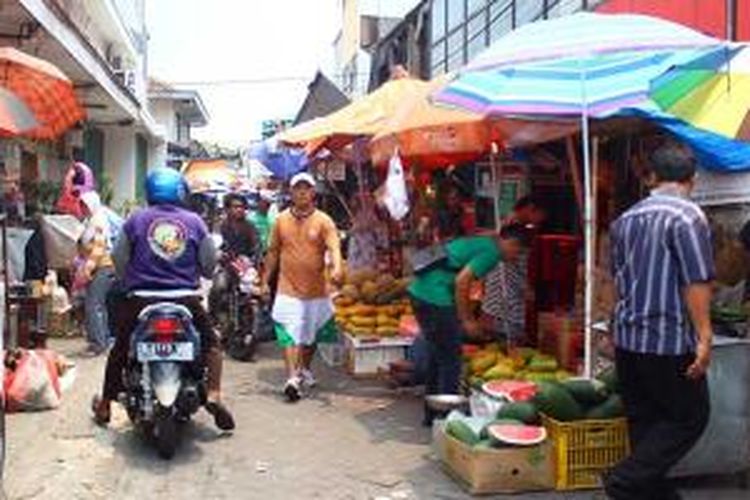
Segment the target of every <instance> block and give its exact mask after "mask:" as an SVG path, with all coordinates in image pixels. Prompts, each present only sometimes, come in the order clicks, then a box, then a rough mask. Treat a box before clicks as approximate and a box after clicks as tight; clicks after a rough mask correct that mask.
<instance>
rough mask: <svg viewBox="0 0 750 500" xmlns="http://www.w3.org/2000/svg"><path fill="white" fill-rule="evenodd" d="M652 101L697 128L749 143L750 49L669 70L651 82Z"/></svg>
mask: <svg viewBox="0 0 750 500" xmlns="http://www.w3.org/2000/svg"><path fill="white" fill-rule="evenodd" d="M651 99H652V100H653V101H654V102H655V103H656V104H658V105H659V107H660V108H661V109H662V110H663V111H666V112H668V113H670V114H672V115H674V116H676V117H678V118H680V119H681V120H683V121H685V122H687V123H689V124H690V125H692V126H694V127H696V128H699V129H702V130H708V131H709V132H714V133H717V134H720V135H723V136H725V137H729V138H731V139H739V140H742V141H750V46H747V45H743V46H737V47H733V48H727V49H726V50H722V51H716V52H713V53H710V54H707V55H706V56H704V57H702V58H699V59H697V60H695V61H692V62H690V63H688V64H684V65H681V66H677V67H675V68H673V69H671V70H670V71H668V72H666V73H665V74H664V75H662V76H660V77H659V78H657V79H656V80H655V81H654V82H653V85H652V92H651Z"/></svg>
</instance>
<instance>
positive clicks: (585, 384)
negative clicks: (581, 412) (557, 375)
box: [562, 378, 607, 406]
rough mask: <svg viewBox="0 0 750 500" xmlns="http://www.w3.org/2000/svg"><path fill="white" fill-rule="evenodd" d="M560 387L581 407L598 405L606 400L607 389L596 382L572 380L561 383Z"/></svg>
mask: <svg viewBox="0 0 750 500" xmlns="http://www.w3.org/2000/svg"><path fill="white" fill-rule="evenodd" d="M562 385H563V387H565V389H567V390H568V392H569V393H570V394H571V396H573V398H575V400H576V401H578V402H579V403H580V404H582V405H583V406H593V405H598V404H601V403H603V402H604V401H605V400H606V399H607V388H606V386H605V385H604V383H603V382H600V381H598V380H589V379H585V378H572V379H568V380H566V381H565V382H563V383H562Z"/></svg>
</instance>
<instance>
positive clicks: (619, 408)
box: [586, 394, 625, 420]
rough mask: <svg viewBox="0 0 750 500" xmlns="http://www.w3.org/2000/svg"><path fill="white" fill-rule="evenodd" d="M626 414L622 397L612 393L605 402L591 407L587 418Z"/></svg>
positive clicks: (598, 418)
mask: <svg viewBox="0 0 750 500" xmlns="http://www.w3.org/2000/svg"><path fill="white" fill-rule="evenodd" d="M624 414H625V405H623V403H622V398H620V396H618V395H617V394H612V395H611V396H610V397H608V398H607V400H606V401H605V402H603V403H602V404H600V405H599V406H595V407H593V408H592V409H590V410H589V411H588V413H586V418H588V419H591V420H606V419H610V418H617V417H622V416H623V415H624Z"/></svg>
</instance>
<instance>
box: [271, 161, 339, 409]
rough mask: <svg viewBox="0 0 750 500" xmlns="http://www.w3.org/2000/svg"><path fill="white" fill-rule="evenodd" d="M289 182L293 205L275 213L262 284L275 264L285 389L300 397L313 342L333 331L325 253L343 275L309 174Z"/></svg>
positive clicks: (335, 273)
mask: <svg viewBox="0 0 750 500" xmlns="http://www.w3.org/2000/svg"><path fill="white" fill-rule="evenodd" d="M290 187H291V192H292V206H291V208H289V209H288V210H285V211H284V212H282V213H281V214H280V215H279V216H278V218H277V219H276V224H275V225H274V227H273V230H272V233H271V241H270V244H269V248H268V255H267V257H266V265H265V269H264V274H263V287H264V289H265V290H266V291H268V283H269V280H270V277H271V276H273V274H274V273H275V272H276V270H277V269H278V271H279V284H278V291H277V294H276V300H275V302H274V306H273V319H274V322H275V325H276V336H277V338H278V342H279V344H280V345H281V346H282V347H283V348H284V361H285V363H286V370H287V376H288V380H287V382H286V384H285V386H284V394H286V396H287V398H289V401H292V402H294V401H297V400H299V399H300V396H301V389H302V387H303V386H307V387H312V386H313V385H315V378H314V377H313V374H312V371H311V370H310V365H311V363H312V359H313V356H314V355H315V348H316V344H317V343H318V342H332V341H335V337H336V326H335V323H334V320H333V304H332V302H331V298H330V297H329V295H328V293H327V291H326V280H325V268H326V254H328V255H329V257H330V261H331V264H332V269H331V281H333V282H334V283H340V282H341V280H342V279H343V263H342V259H341V245H340V241H339V237H338V232H337V230H336V225H335V224H334V223H333V220H331V218H330V217H329V216H328V215H326V214H325V213H323V212H322V211H320V210H318V209H317V208H316V207H315V179H314V178H313V176H312V175H310V174H308V173H300V174H297V175H295V176H294V177H292V180H291V182H290Z"/></svg>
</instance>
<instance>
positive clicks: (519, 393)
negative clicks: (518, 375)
mask: <svg viewBox="0 0 750 500" xmlns="http://www.w3.org/2000/svg"><path fill="white" fill-rule="evenodd" d="M482 390H483V391H484V392H485V394H489V395H490V396H493V397H495V398H498V399H499V398H506V399H509V400H511V401H528V400H530V399H531V398H533V397H534V395H535V394H536V391H537V387H536V384H534V383H532V382H524V381H522V380H493V381H490V382H487V383H486V384H484V385H483V386H482Z"/></svg>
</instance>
